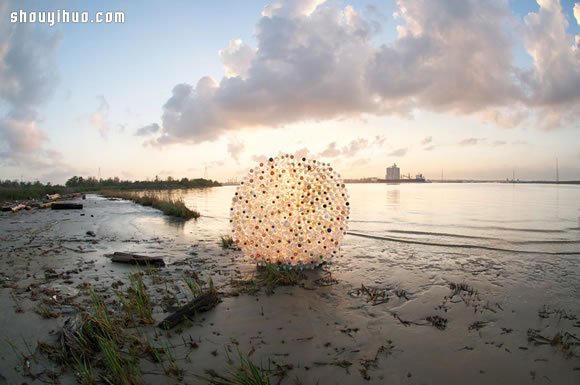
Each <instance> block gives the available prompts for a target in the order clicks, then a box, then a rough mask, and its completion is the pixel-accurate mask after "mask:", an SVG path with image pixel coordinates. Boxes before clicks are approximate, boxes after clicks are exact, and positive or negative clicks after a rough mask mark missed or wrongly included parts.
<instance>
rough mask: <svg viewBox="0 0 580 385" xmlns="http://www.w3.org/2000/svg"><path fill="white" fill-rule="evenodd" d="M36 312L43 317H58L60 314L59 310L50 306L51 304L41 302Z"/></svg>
mask: <svg viewBox="0 0 580 385" xmlns="http://www.w3.org/2000/svg"><path fill="white" fill-rule="evenodd" d="M36 312H37V313H38V314H39V315H40V316H41V317H42V318H47V319H48V318H58V317H59V314H58V313H57V312H55V311H54V310H53V309H52V307H50V306H49V305H46V304H41V305H39V306H38V307H37V308H36Z"/></svg>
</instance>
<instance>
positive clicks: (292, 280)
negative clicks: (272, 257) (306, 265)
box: [259, 263, 304, 294]
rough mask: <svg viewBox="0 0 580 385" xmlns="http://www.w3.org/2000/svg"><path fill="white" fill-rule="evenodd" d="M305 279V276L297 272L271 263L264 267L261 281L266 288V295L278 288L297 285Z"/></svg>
mask: <svg viewBox="0 0 580 385" xmlns="http://www.w3.org/2000/svg"><path fill="white" fill-rule="evenodd" d="M303 278H304V275H303V274H302V273H300V272H298V271H296V270H290V269H285V268H284V267H282V266H279V265H274V264H271V263H270V264H267V265H266V266H265V267H264V270H263V274H262V277H261V278H260V279H259V281H260V283H261V284H262V285H263V286H265V288H266V293H267V294H272V293H274V289H275V288H276V287H278V286H293V285H297V284H298V282H300V280H302V279H303Z"/></svg>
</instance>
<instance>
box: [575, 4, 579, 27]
mask: <svg viewBox="0 0 580 385" xmlns="http://www.w3.org/2000/svg"><path fill="white" fill-rule="evenodd" d="M574 18H575V19H576V23H577V24H578V25H580V3H576V4H574Z"/></svg>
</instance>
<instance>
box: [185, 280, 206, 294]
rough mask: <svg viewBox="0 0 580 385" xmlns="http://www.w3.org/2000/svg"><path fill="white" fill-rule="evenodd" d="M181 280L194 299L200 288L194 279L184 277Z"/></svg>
mask: <svg viewBox="0 0 580 385" xmlns="http://www.w3.org/2000/svg"><path fill="white" fill-rule="evenodd" d="M183 280H184V281H185V284H186V285H187V287H188V288H189V291H190V292H191V295H193V296H194V297H197V296H198V295H199V294H200V293H201V291H202V286H201V285H200V284H199V282H198V281H197V280H196V279H194V278H192V277H189V276H186V275H184V276H183Z"/></svg>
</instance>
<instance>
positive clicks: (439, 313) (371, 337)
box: [0, 195, 580, 384]
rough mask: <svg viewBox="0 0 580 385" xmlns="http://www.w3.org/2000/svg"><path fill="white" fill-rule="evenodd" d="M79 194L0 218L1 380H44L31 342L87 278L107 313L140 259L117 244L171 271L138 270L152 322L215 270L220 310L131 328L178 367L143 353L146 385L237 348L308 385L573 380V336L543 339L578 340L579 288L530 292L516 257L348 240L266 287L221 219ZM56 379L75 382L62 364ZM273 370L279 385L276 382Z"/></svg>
mask: <svg viewBox="0 0 580 385" xmlns="http://www.w3.org/2000/svg"><path fill="white" fill-rule="evenodd" d="M83 203H84V204H85V207H84V209H83V210H74V211H53V210H50V211H42V210H32V211H27V212H20V213H17V214H11V213H0V239H1V240H2V245H1V246H0V266H1V269H0V271H1V272H2V273H1V274H0V278H1V280H0V283H1V284H2V288H1V289H0V301H1V302H0V304H1V305H2V306H3V309H6V311H5V312H4V315H3V317H2V318H1V320H0V328H1V329H2V330H3V332H2V336H1V337H2V338H1V340H2V342H1V345H0V346H1V348H0V384H2V383H3V382H2V381H4V383H7V384H13V383H14V384H16V383H18V384H19V383H22V382H27V383H29V384H37V383H38V384H39V383H42V380H46V376H47V375H48V374H47V373H48V370H53V371H55V370H57V369H58V365H55V363H54V362H52V361H50V360H47V359H46V358H45V357H44V356H43V355H42V354H41V353H40V352H38V351H37V349H36V348H37V346H38V341H41V342H45V343H54V342H55V339H57V334H58V332H59V331H60V330H62V327H63V325H64V323H65V321H66V319H67V318H69V317H72V316H73V315H74V314H75V313H76V312H77V311H78V310H77V309H78V308H79V306H83V307H87V306H88V304H89V303H90V301H89V299H90V296H89V295H88V294H87V291H86V286H87V284H90V287H92V288H93V290H94V291H95V292H96V293H98V294H99V295H102V296H103V297H104V298H105V299H106V301H107V303H108V307H109V309H110V310H111V311H113V310H115V309H118V304H116V305H115V302H114V301H115V300H116V296H115V286H116V287H117V289H118V290H122V291H126V289H127V287H128V286H129V285H130V282H129V278H128V275H129V274H131V273H133V272H135V268H134V267H131V266H127V265H120V264H113V263H111V262H110V261H109V260H108V259H107V258H106V257H105V255H106V254H110V253H112V252H114V251H122V252H132V253H136V254H144V255H149V256H156V257H163V258H164V259H165V262H166V264H167V266H166V267H165V268H162V269H159V270H157V271H156V273H153V274H147V272H146V269H142V270H143V271H144V272H145V273H144V275H143V280H144V283H145V286H146V288H147V292H148V293H149V295H150V296H151V299H152V301H153V304H154V306H153V313H152V316H153V318H154V319H155V321H156V323H158V322H160V321H161V320H162V319H163V318H164V317H165V316H167V315H168V314H169V313H170V310H171V309H172V308H173V307H174V306H175V305H177V304H180V305H183V304H185V303H187V302H188V301H190V300H191V299H192V294H191V291H190V289H189V288H188V285H187V282H186V280H185V279H184V277H186V276H191V275H192V274H193V273H195V275H196V276H197V278H199V281H200V282H208V280H209V279H210V278H211V280H212V281H213V284H214V285H215V287H216V288H217V289H218V291H219V292H220V295H221V297H222V302H221V303H220V304H218V305H217V306H216V307H215V308H214V309H212V310H210V311H208V312H206V313H202V314H200V315H198V316H197V317H195V318H194V320H193V322H192V323H184V324H182V325H180V326H179V327H178V328H176V330H172V331H171V332H163V331H161V330H160V329H158V328H156V327H155V325H142V326H140V327H139V328H140V332H142V333H143V334H144V335H146V336H150V337H151V339H153V338H155V336H157V337H158V338H160V341H161V342H162V343H165V342H166V343H167V345H168V346H169V347H170V350H171V353H172V355H173V357H174V359H175V364H176V366H177V367H178V368H179V369H180V373H181V374H180V376H181V380H179V378H180V376H176V375H172V374H165V372H164V371H163V369H162V368H161V367H160V366H159V365H157V364H154V363H152V362H151V361H150V360H148V359H146V358H141V359H140V360H139V365H138V366H139V368H140V371H141V372H142V374H141V377H140V379H141V382H140V383H143V384H163V383H166V382H167V381H168V378H170V380H169V381H171V382H180V381H181V382H182V383H191V384H193V383H207V381H204V380H202V379H200V376H201V377H205V378H211V375H209V374H208V373H218V374H227V373H228V371H231V370H232V369H234V368H235V366H232V365H230V364H228V357H229V358H231V359H232V360H233V361H237V349H239V351H240V352H242V353H243V354H244V355H246V356H247V357H248V358H249V359H251V360H252V361H253V362H254V363H256V364H260V363H262V364H263V365H267V364H268V360H270V363H271V364H270V366H271V368H272V369H273V370H274V369H276V370H278V368H281V369H279V372H278V373H279V374H280V375H282V374H283V373H284V374H285V375H284V376H283V377H282V379H281V382H280V383H281V384H294V383H295V382H294V380H295V379H296V378H297V379H299V380H300V381H301V383H304V384H309V383H316V382H317V381H319V383H320V384H344V383H353V384H359V383H360V384H367V383H371V384H374V383H376V384H381V383H394V384H423V383H425V384H440V383H449V384H455V383H472V384H489V383H497V384H508V383H522V384H525V383H530V384H537V383H553V384H554V383H562V384H565V383H575V382H577V381H578V380H580V359H579V358H578V356H577V355H578V354H580V351H579V349H578V346H577V345H575V342H574V341H575V340H574V339H573V338H571V339H569V340H566V341H568V342H569V344H568V345H566V346H567V347H566V349H564V350H565V351H563V348H564V347H565V346H564V344H565V343H566V341H564V340H562V341H561V342H558V343H554V345H551V344H550V343H543V342H542V341H543V340H542V339H541V338H540V337H545V338H546V339H547V340H549V341H551V340H552V339H553V338H554V337H555V336H556V335H557V333H558V332H562V336H564V335H565V334H564V333H566V332H567V333H570V334H572V335H576V336H578V334H579V333H578V331H579V330H580V329H579V328H580V319H579V318H578V317H579V316H580V313H579V310H580V309H578V306H577V304H576V306H574V303H575V301H574V296H573V295H572V297H571V298H564V297H562V296H560V295H558V293H556V292H551V291H546V284H549V282H544V281H542V280H541V279H540V280H539V281H537V282H536V285H537V286H529V287H528V286H525V285H524V286H525V289H524V286H522V285H523V284H522V282H521V279H520V278H519V276H520V275H521V274H528V273H527V272H526V270H525V269H526V266H522V267H518V268H517V269H516V270H513V269H511V270H510V266H517V263H518V260H517V257H516V256H512V255H509V254H507V255H501V256H500V257H498V258H495V259H493V257H492V258H491V259H490V258H489V257H488V256H487V255H486V254H485V252H484V251H474V252H473V254H470V255H468V256H465V257H453V258H449V255H450V254H449V253H443V252H442V253H439V251H437V250H433V249H431V248H429V247H427V246H421V247H419V246H417V248H415V247H416V246H415V245H401V246H400V247H401V249H400V251H398V252H402V253H405V254H404V256H397V255H396V253H395V252H394V251H393V250H389V251H381V250H382V249H383V248H384V247H383V246H382V244H381V243H380V241H379V240H373V239H356V238H354V237H352V236H347V237H346V238H345V243H344V247H343V250H342V254H343V255H342V257H341V258H339V259H338V261H337V262H336V263H335V264H333V265H329V266H325V267H324V269H317V270H315V271H311V272H305V273H304V279H301V280H300V281H299V282H298V284H297V285H294V286H281V287H277V288H274V293H273V294H271V295H268V294H267V293H266V290H265V289H264V288H263V287H262V286H261V285H260V284H259V282H258V281H259V280H260V279H261V278H260V277H261V276H260V275H259V272H257V270H256V268H255V265H254V264H253V263H252V262H251V261H249V260H247V259H246V258H244V257H243V256H242V255H241V253H240V252H239V251H236V250H233V249H223V248H222V247H221V245H220V237H221V236H223V235H224V234H227V233H226V232H225V231H224V229H226V228H227V226H226V225H223V226H222V225H221V224H218V225H213V224H212V225H210V224H208V223H209V221H208V222H204V218H203V217H202V218H201V219H200V220H199V221H198V222H197V223H195V224H191V225H187V226H185V227H184V226H183V224H179V223H176V222H174V221H172V220H171V219H169V218H167V217H164V216H163V215H162V214H161V213H159V212H157V211H156V210H153V209H150V208H145V207H141V206H137V205H135V204H132V203H130V202H126V201H108V200H106V199H104V198H99V197H96V196H93V195H89V196H87V200H86V201H83ZM220 226H221V227H220ZM89 231H91V232H93V233H94V234H95V235H94V236H92V235H88V233H87V232H89ZM478 253H479V254H478ZM411 256H412V258H414V260H413V259H410V258H411ZM534 258H535V260H532V261H530V262H529V263H533V264H535V266H539V265H538V264H546V263H548V262H546V261H544V260H543V259H541V257H540V256H537V257H534ZM417 260H419V262H417ZM534 261H535V262H534ZM457 263H459V264H457ZM532 266H534V265H532ZM542 266H543V265H542ZM546 266H548V265H546ZM548 267H549V266H548ZM518 269H519V270H518ZM378 272H380V274H379V273H378ZM569 273H570V274H574V276H577V275H578V271H573V272H569ZM543 279H544V280H547V279H549V278H547V277H544V278H543ZM576 279H577V278H576ZM572 282H575V281H572ZM83 287H85V288H83ZM51 299H52V300H53V301H52V303H51V302H50V301H51ZM47 301H49V302H48V303H47ZM173 301H176V303H174V304H170V303H169V302H173ZM42 306H50V308H49V309H50V310H51V311H52V312H54V315H56V318H47V319H45V318H43V315H42V314H39V312H40V313H43V311H42V309H43V308H42ZM39 307H40V308H41V309H40V310H39ZM18 310H22V311H21V312H19V311H18ZM44 314H45V315H48V313H47V312H45V313H44ZM529 330H533V332H530V331H529ZM530 338H531V339H530ZM184 341H185V342H187V341H194V342H195V345H196V347H195V348H193V344H189V345H188V344H187V343H185V342H184ZM8 342H10V343H8ZM544 342H545V341H544ZM11 344H12V345H13V346H10V345H11ZM17 352H18V353H17ZM567 352H568V353H570V352H571V353H572V356H570V357H567V356H566V354H568V353H567ZM31 353H32V354H31ZM25 356H26V357H28V356H30V358H28V361H27V362H28V364H27V363H26V361H25V360H23V359H24V357H25ZM166 362H167V361H166ZM212 371H213V372H212ZM41 372H43V373H44V374H43V375H41V376H39V377H38V375H39V373H41ZM30 374H32V375H33V376H37V377H36V378H31V377H30ZM3 377H4V378H5V380H2V378H3ZM58 378H59V381H60V382H61V383H63V384H73V383H76V380H75V378H74V375H73V374H72V372H71V371H70V370H65V372H64V373H62V374H59V376H58ZM271 378H272V383H278V379H279V377H278V376H274V375H273V374H272V377H271Z"/></svg>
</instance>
